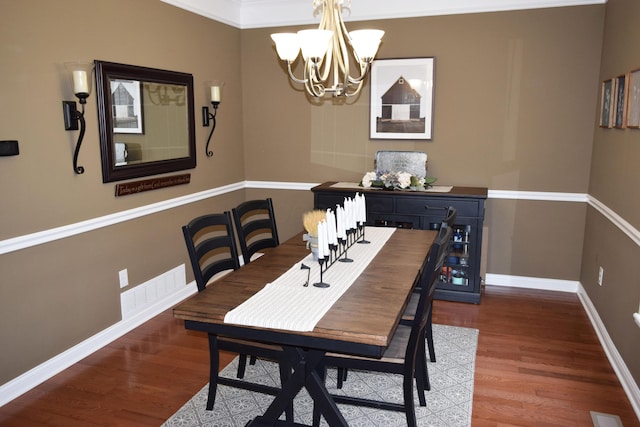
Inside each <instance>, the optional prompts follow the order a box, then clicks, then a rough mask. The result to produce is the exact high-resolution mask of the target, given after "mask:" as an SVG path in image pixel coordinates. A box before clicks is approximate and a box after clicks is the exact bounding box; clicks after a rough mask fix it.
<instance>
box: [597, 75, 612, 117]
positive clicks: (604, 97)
mask: <svg viewBox="0 0 640 427" xmlns="http://www.w3.org/2000/svg"><path fill="white" fill-rule="evenodd" d="M614 86H615V81H614V80H613V79H609V80H605V81H603V82H602V91H601V92H602V93H601V94H600V127H602V128H610V127H612V126H613V97H614Z"/></svg>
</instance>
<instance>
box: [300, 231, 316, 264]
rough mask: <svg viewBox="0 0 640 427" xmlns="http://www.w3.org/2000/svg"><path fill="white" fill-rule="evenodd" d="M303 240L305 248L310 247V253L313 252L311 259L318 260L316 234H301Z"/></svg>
mask: <svg viewBox="0 0 640 427" xmlns="http://www.w3.org/2000/svg"><path fill="white" fill-rule="evenodd" d="M303 240H305V241H306V242H307V249H311V253H312V254H313V260H314V261H317V260H318V238H317V237H316V236H312V235H311V234H305V235H304V236H303Z"/></svg>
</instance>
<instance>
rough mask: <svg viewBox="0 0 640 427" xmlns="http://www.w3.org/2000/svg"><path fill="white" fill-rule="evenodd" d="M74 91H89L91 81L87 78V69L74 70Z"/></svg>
mask: <svg viewBox="0 0 640 427" xmlns="http://www.w3.org/2000/svg"><path fill="white" fill-rule="evenodd" d="M73 92H74V93H89V81H88V79H87V72H86V71H84V70H74V71H73Z"/></svg>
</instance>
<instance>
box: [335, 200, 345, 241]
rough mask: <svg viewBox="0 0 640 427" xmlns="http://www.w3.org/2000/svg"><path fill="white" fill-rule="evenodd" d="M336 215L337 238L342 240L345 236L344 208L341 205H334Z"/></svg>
mask: <svg viewBox="0 0 640 427" xmlns="http://www.w3.org/2000/svg"><path fill="white" fill-rule="evenodd" d="M336 215H337V221H338V228H337V235H338V239H341V240H343V239H344V238H345V231H344V210H343V209H342V206H336Z"/></svg>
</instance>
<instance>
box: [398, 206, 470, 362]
mask: <svg viewBox="0 0 640 427" xmlns="http://www.w3.org/2000/svg"><path fill="white" fill-rule="evenodd" d="M457 212H458V211H457V209H456V208H455V207H453V206H449V207H448V208H447V209H446V212H445V215H444V218H443V219H442V223H441V225H440V227H444V226H445V225H446V226H448V227H450V228H453V223H454V222H455V220H456V217H457ZM445 249H446V248H445ZM415 291H416V292H415V293H414V295H412V296H411V299H410V300H409V303H408V304H407V308H406V309H405V311H404V314H403V315H402V322H404V323H405V324H410V323H411V322H412V321H413V318H414V317H415V313H416V310H417V308H418V300H419V299H420V296H419V293H420V288H419V287H417V288H416V290H415ZM432 313H433V311H431V312H430V313H429V318H428V319H427V327H426V328H425V330H424V332H425V339H426V340H427V348H428V350H429V360H430V361H431V362H435V361H436V351H435V347H434V345H433V326H432V319H431V317H432Z"/></svg>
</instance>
